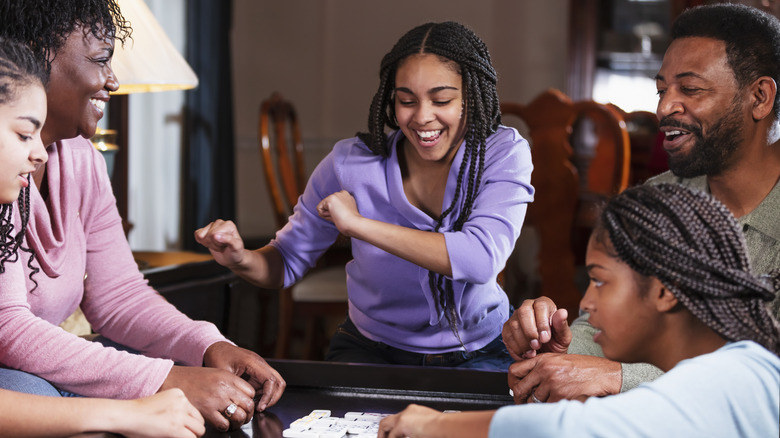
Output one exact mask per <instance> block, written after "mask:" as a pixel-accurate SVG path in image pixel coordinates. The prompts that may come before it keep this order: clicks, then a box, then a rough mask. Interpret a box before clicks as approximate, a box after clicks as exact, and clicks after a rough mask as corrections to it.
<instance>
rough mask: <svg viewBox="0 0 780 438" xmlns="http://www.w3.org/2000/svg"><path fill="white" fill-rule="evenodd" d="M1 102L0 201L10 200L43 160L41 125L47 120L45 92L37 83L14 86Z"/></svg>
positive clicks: (15, 197)
mask: <svg viewBox="0 0 780 438" xmlns="http://www.w3.org/2000/svg"><path fill="white" fill-rule="evenodd" d="M12 97H13V98H12V100H11V101H8V102H6V103H4V104H0V204H10V203H11V202H13V201H15V200H16V199H17V198H18V197H19V192H20V191H21V190H22V188H24V187H27V184H28V180H27V176H28V175H29V174H30V173H31V172H34V171H35V170H36V168H38V167H39V166H40V165H42V164H43V163H45V162H46V159H47V155H46V149H44V147H43V143H42V142H41V127H42V126H43V122H44V121H45V120H46V92H45V91H44V90H43V86H42V85H41V84H38V83H33V84H27V85H24V86H20V87H17V88H16V89H15V90H14V93H13V96H12Z"/></svg>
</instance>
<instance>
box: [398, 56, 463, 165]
mask: <svg viewBox="0 0 780 438" xmlns="http://www.w3.org/2000/svg"><path fill="white" fill-rule="evenodd" d="M456 68H457V65H455V64H454V63H452V62H445V61H443V60H442V59H441V58H439V57H438V56H436V55H432V54H418V55H411V56H409V57H407V58H406V59H404V60H402V61H401V63H400V64H399V66H398V70H397V72H396V75H395V87H396V88H395V114H396V119H397V121H398V126H399V127H400V128H401V131H403V133H404V135H405V136H406V139H407V141H408V142H409V145H411V149H413V151H414V153H412V151H407V159H416V160H424V161H434V162H437V161H444V162H447V163H449V161H450V160H451V159H452V158H453V157H454V156H455V152H456V151H457V150H458V147H459V146H460V144H461V142H463V138H464V135H465V130H466V129H465V128H466V122H465V116H464V114H463V90H462V88H463V80H462V78H461V76H460V74H459V73H458V72H457V71H456Z"/></svg>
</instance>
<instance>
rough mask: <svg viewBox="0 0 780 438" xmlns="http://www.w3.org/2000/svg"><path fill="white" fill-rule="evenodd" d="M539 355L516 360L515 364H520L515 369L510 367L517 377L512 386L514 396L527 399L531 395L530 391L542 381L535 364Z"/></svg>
mask: <svg viewBox="0 0 780 438" xmlns="http://www.w3.org/2000/svg"><path fill="white" fill-rule="evenodd" d="M541 357H542V356H539V357H535V358H533V359H528V360H525V361H523V362H518V363H517V364H515V365H522V366H518V367H517V368H515V369H512V367H510V372H512V373H513V374H514V375H515V376H516V377H518V379H519V380H517V381H516V382H515V384H514V385H513V387H512V390H513V391H514V393H515V396H516V397H518V398H519V399H522V400H525V399H527V398H528V397H529V396H530V395H531V391H533V389H534V388H536V387H537V386H539V384H540V383H541V382H542V380H543V379H542V378H541V373H540V372H538V371H537V365H538V363H539V360H540V358H541Z"/></svg>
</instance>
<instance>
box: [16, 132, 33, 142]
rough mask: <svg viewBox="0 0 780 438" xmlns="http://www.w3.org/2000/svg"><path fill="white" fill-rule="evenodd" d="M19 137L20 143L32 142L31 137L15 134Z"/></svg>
mask: <svg viewBox="0 0 780 438" xmlns="http://www.w3.org/2000/svg"><path fill="white" fill-rule="evenodd" d="M17 135H18V136H19V140H21V141H30V140H32V136H31V135H24V134H17Z"/></svg>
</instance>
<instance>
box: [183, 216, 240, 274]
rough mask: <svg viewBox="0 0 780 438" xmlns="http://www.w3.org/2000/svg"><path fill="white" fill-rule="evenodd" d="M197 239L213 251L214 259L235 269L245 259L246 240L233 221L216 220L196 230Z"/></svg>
mask: <svg viewBox="0 0 780 438" xmlns="http://www.w3.org/2000/svg"><path fill="white" fill-rule="evenodd" d="M195 240H196V241H197V242H198V243H200V244H201V245H203V246H205V247H206V248H208V249H209V251H210V252H211V255H212V256H213V257H214V260H216V261H217V263H219V264H220V265H222V266H225V267H227V268H230V269H233V268H234V267H236V266H239V265H240V264H241V262H242V261H243V259H244V253H245V251H244V241H243V239H241V235H240V234H239V233H238V228H236V224H234V223H233V221H223V220H221V219H217V220H216V221H214V222H212V223H210V224H208V225H206V226H205V227H203V228H200V229H198V230H195Z"/></svg>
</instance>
